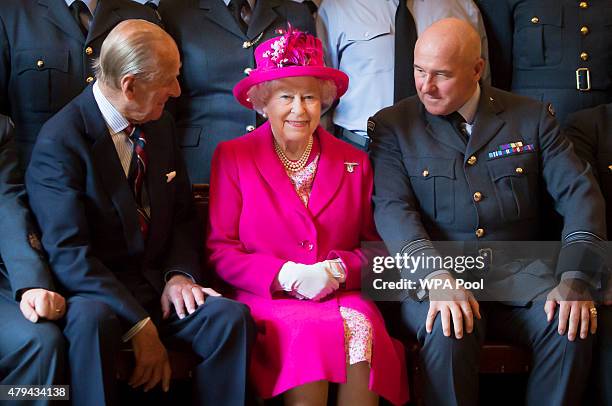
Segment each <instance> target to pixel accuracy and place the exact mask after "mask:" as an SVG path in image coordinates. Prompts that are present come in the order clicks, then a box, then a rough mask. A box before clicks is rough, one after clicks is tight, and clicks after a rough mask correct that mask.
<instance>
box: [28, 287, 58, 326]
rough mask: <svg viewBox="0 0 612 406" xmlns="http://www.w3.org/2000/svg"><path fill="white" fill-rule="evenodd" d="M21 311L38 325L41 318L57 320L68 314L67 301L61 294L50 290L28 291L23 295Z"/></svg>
mask: <svg viewBox="0 0 612 406" xmlns="http://www.w3.org/2000/svg"><path fill="white" fill-rule="evenodd" d="M19 309H20V310H21V313H23V316H24V317H25V318H26V319H28V320H30V321H31V322H32V323H36V322H37V321H38V320H39V319H40V318H43V319H48V320H57V319H60V318H62V317H63V316H64V313H66V300H65V299H64V297H63V296H62V295H60V294H59V293H56V292H52V291H50V290H46V289H39V288H36V289H28V290H26V291H25V292H23V293H22V295H21V301H20V302H19Z"/></svg>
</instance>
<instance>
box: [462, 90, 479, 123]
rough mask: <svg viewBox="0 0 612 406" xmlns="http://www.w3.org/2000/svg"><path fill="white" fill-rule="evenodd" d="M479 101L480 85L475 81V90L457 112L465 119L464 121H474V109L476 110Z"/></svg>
mask: <svg viewBox="0 0 612 406" xmlns="http://www.w3.org/2000/svg"><path fill="white" fill-rule="evenodd" d="M479 101H480V85H479V84H478V83H476V90H474V94H472V97H470V99H469V100H468V101H467V102H465V104H464V105H463V106H461V108H460V109H459V110H457V112H459V114H461V116H462V117H463V118H464V119H465V121H466V123H468V124H472V123H473V122H474V116H476V110H478V102H479Z"/></svg>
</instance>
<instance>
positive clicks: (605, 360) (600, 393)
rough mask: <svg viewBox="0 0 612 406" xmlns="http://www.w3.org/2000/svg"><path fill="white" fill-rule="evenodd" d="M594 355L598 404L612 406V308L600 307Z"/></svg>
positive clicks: (593, 376)
mask: <svg viewBox="0 0 612 406" xmlns="http://www.w3.org/2000/svg"><path fill="white" fill-rule="evenodd" d="M598 313H599V314H598V315H597V337H596V343H595V352H594V353H593V357H594V359H593V366H594V368H593V374H592V375H591V377H592V378H593V379H594V380H595V381H596V382H597V390H596V395H597V404H598V405H604V406H612V368H611V367H610V365H612V306H600V307H599V309H598Z"/></svg>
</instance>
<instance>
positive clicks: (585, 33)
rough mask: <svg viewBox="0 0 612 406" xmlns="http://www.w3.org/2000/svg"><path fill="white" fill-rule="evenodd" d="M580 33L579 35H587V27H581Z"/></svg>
mask: <svg viewBox="0 0 612 406" xmlns="http://www.w3.org/2000/svg"><path fill="white" fill-rule="evenodd" d="M580 33H581V34H582V35H587V34H588V33H589V27H587V26H586V25H585V26H584V27H582V28H581V29H580Z"/></svg>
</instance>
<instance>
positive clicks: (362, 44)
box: [317, 0, 490, 135]
mask: <svg viewBox="0 0 612 406" xmlns="http://www.w3.org/2000/svg"><path fill="white" fill-rule="evenodd" d="M398 4H399V1H398V0H324V1H323V2H322V3H321V7H319V12H318V18H317V35H318V36H319V38H320V39H321V41H322V42H323V47H324V49H325V61H326V63H327V65H328V66H331V67H333V68H336V69H340V70H342V71H343V72H345V73H346V74H347V75H348V76H349V80H350V81H349V88H348V91H347V92H346V94H345V95H344V96H343V97H342V98H341V99H340V102H339V103H338V105H337V106H336V108H335V110H334V112H333V121H334V124H336V125H338V126H340V127H343V128H346V129H347V130H351V131H354V132H357V133H360V134H363V135H365V134H366V133H367V121H368V118H369V117H371V116H372V115H374V114H375V113H376V112H377V111H379V110H380V109H382V108H385V107H388V106H390V105H392V104H393V82H394V55H395V12H396V10H397V6H398ZM407 6H408V9H409V10H410V12H411V13H412V16H413V17H414V20H415V23H416V28H417V32H418V33H419V34H420V33H422V32H423V31H425V29H426V28H427V27H429V26H430V25H431V24H432V23H434V22H436V21H438V20H440V19H443V18H447V17H457V18H461V19H463V20H466V21H468V22H470V23H471V24H472V25H473V26H474V27H475V28H476V29H477V31H478V32H479V34H480V36H481V39H482V41H481V42H482V46H483V48H482V49H483V50H482V57H483V58H484V59H485V62H486V67H485V73H484V75H483V81H484V83H489V82H490V77H489V76H490V75H489V63H488V46H487V38H486V33H485V28H484V23H483V20H482V16H481V14H480V11H479V10H478V7H477V6H476V5H475V4H474V2H473V0H407Z"/></svg>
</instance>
